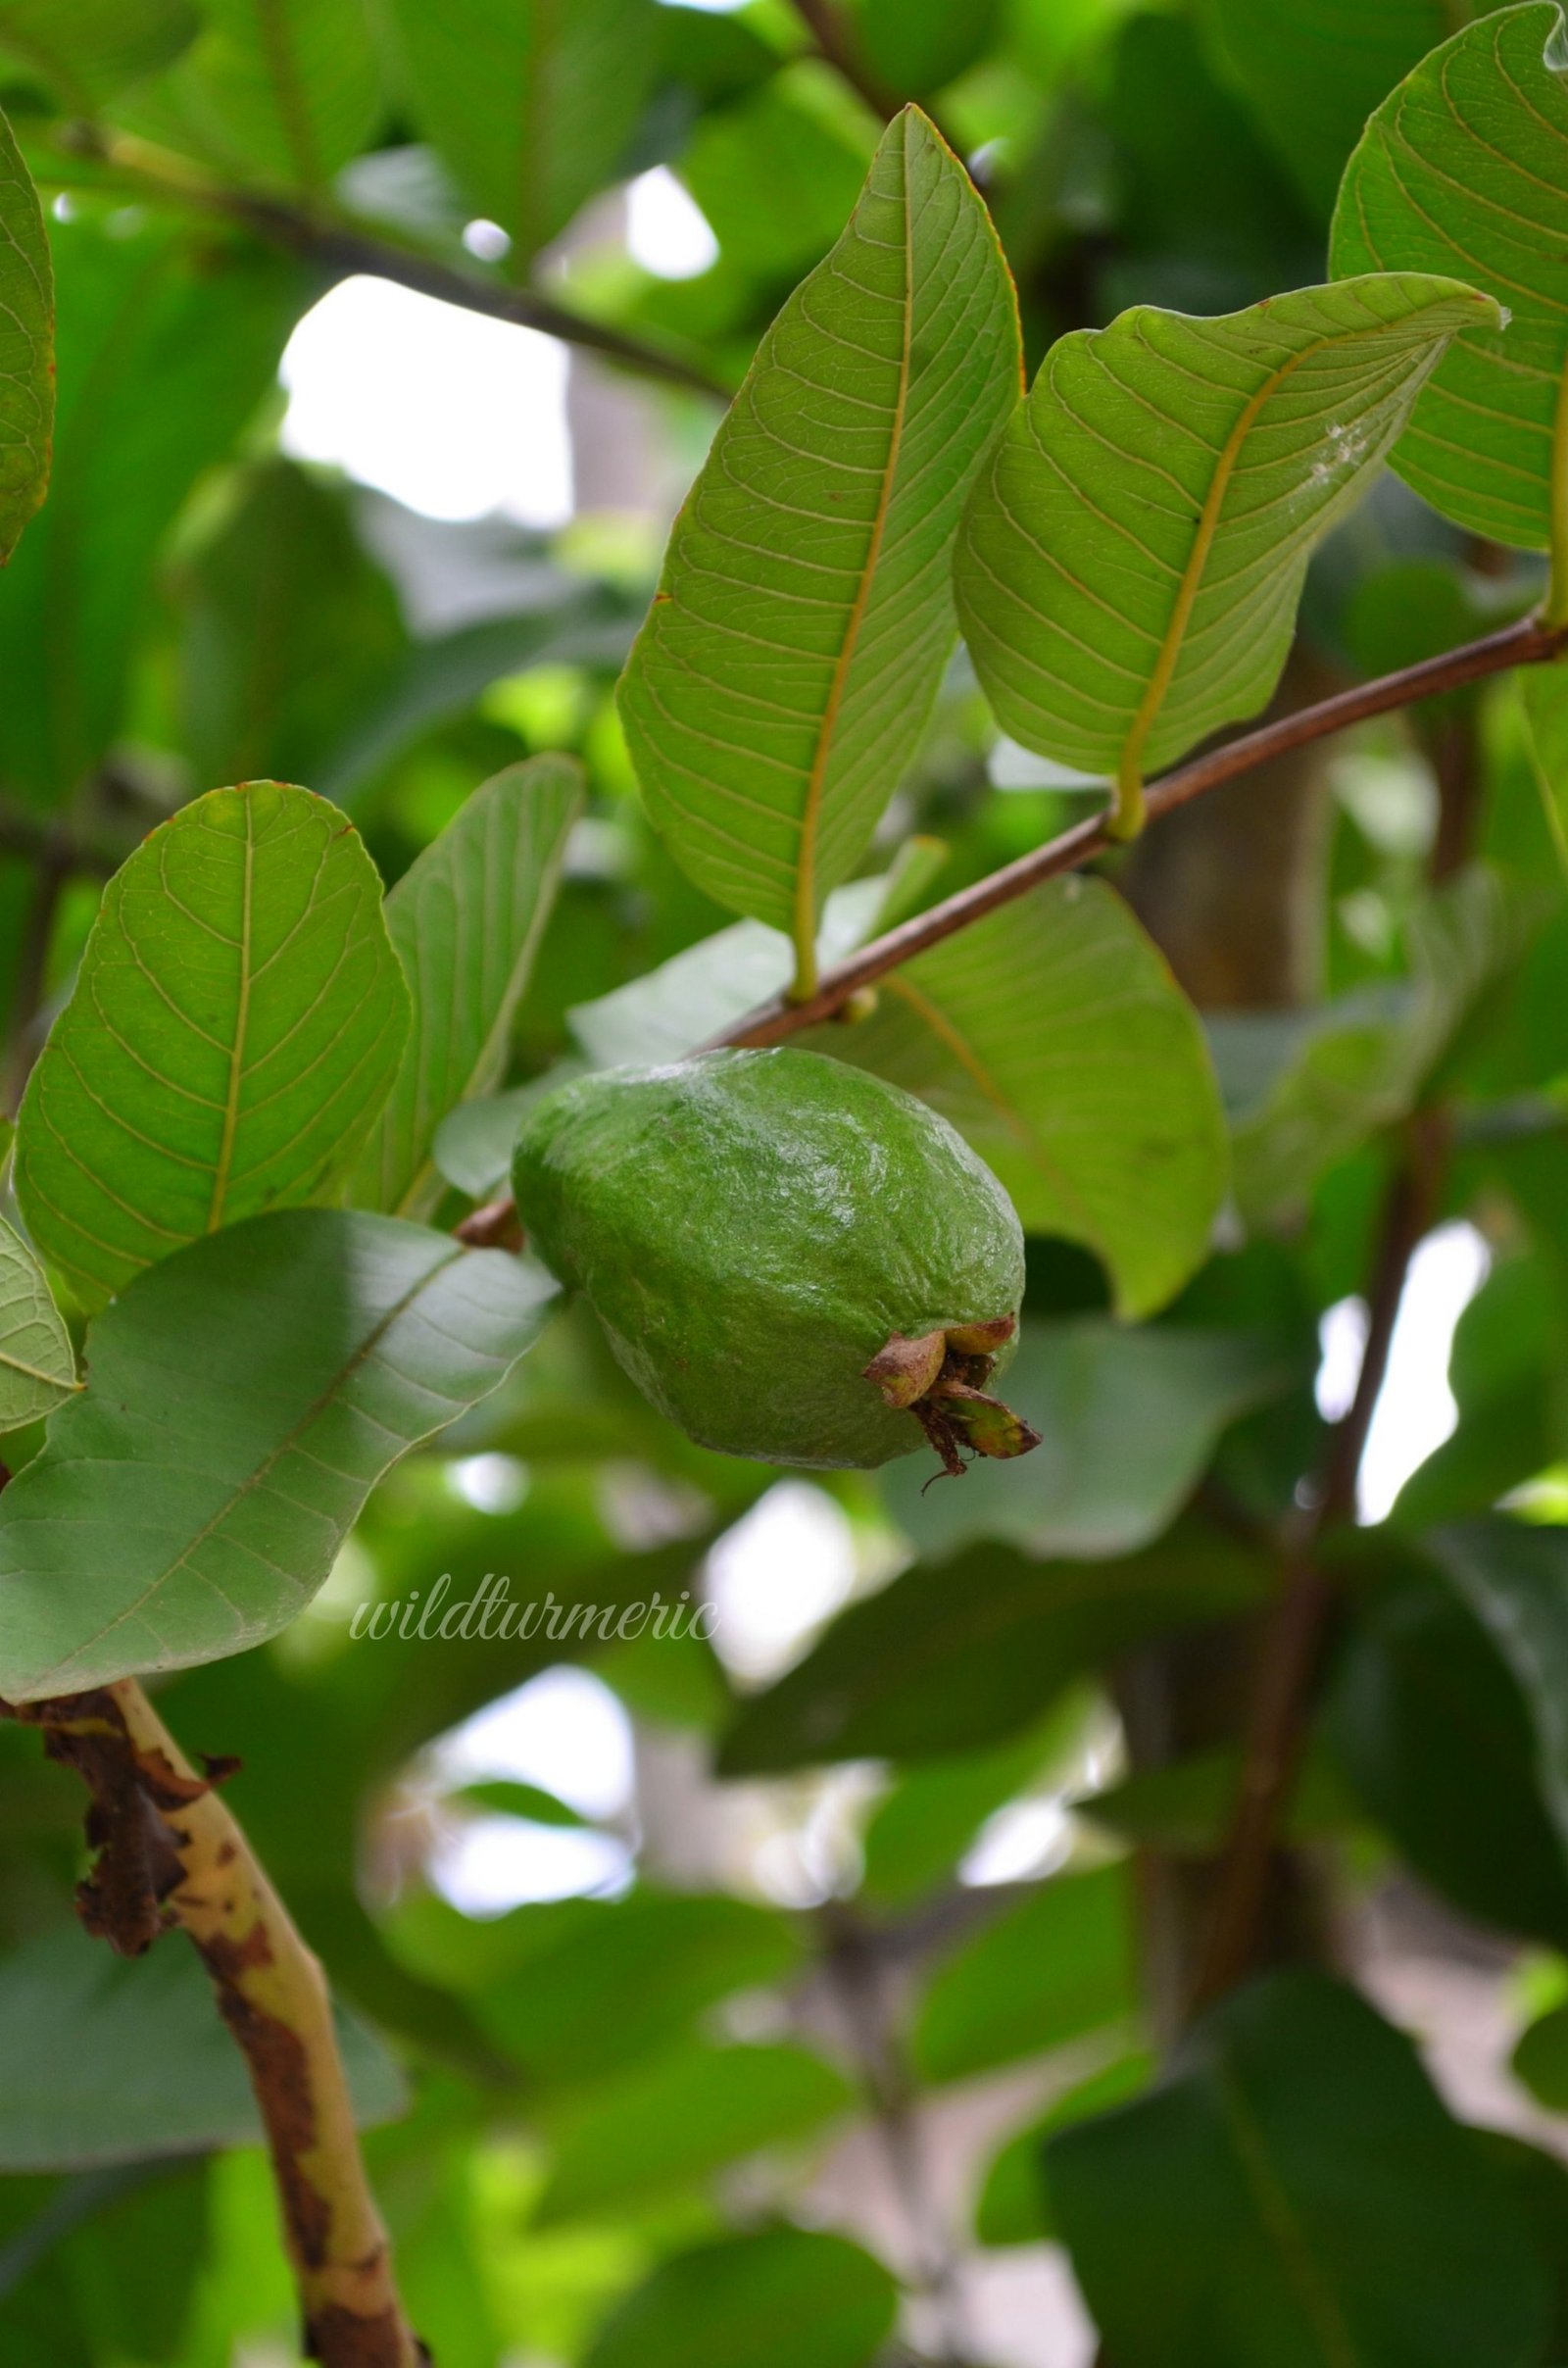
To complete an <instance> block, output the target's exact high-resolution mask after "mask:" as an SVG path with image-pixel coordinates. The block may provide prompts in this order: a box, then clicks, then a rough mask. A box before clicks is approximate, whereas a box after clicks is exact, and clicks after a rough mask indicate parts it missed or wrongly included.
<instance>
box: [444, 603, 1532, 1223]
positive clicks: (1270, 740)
mask: <svg viewBox="0 0 1568 2368" xmlns="http://www.w3.org/2000/svg"><path fill="white" fill-rule="evenodd" d="M1564 649H1568V625H1556V626H1548V625H1544V624H1542V623H1541V622H1540V621H1539V619H1537V618H1535V617H1525V618H1523V619H1522V620H1521V621H1520V622H1519V623H1518V624H1512V625H1506V626H1504V627H1503V629H1502V630H1501V631H1500V632H1497V633H1489V634H1487V635H1486V637H1485V639H1483V640H1481V641H1470V642H1466V643H1465V644H1464V645H1463V646H1462V648H1460V649H1457V650H1446V651H1445V652H1444V653H1443V655H1442V656H1441V657H1439V658H1427V659H1423V660H1422V661H1421V663H1420V665H1419V666H1401V667H1400V668H1399V670H1398V671H1397V673H1393V674H1380V675H1379V676H1378V678H1377V680H1376V681H1375V682H1363V683H1360V684H1358V685H1357V686H1356V687H1355V688H1354V689H1352V690H1348V691H1337V692H1336V693H1335V694H1334V696H1333V697H1332V698H1331V699H1320V700H1318V701H1317V702H1316V703H1315V704H1314V705H1313V706H1311V707H1303V708H1299V709H1298V710H1297V711H1296V713H1295V714H1294V715H1281V716H1278V717H1277V718H1276V719H1275V720H1274V721H1273V722H1271V723H1264V724H1259V725H1258V727H1257V729H1256V730H1255V731H1250V732H1242V733H1239V734H1238V736H1237V737H1236V738H1235V739H1234V740H1227V741H1225V742H1223V743H1222V744H1221V746H1220V747H1218V748H1213V749H1209V750H1208V751H1206V752H1205V754H1204V755H1202V756H1201V757H1194V758H1193V759H1191V760H1190V762H1189V763H1188V764H1186V765H1178V766H1177V767H1176V769H1175V770H1174V771H1173V772H1168V773H1166V774H1165V775H1164V776H1163V778H1162V779H1160V780H1158V781H1156V782H1155V783H1154V784H1153V786H1152V788H1151V789H1150V791H1149V818H1150V820H1151V822H1155V821H1157V820H1158V819H1159V817H1160V816H1161V815H1162V814H1171V813H1173V812H1174V811H1175V809H1176V808H1177V807H1178V806H1186V805H1187V804H1189V803H1190V801H1191V800H1192V799H1194V798H1201V796H1202V795H1203V793H1204V791H1205V790H1210V789H1217V788H1218V787H1219V785H1220V783H1221V782H1222V781H1233V780H1235V778H1236V777H1237V775H1238V774H1239V773H1247V772H1250V771H1251V770H1252V768H1253V766H1254V765H1266V764H1268V763H1269V761H1270V760H1271V759H1272V758H1275V757H1283V756H1285V755H1287V754H1288V753H1289V752H1290V751H1291V750H1292V749H1297V748H1305V747H1306V746H1307V745H1308V743H1309V742H1311V741H1313V740H1324V739H1327V738H1328V736H1329V734H1330V733H1331V732H1342V731H1345V730H1347V729H1348V726H1349V725H1350V724H1352V723H1365V722H1366V721H1367V720H1368V718H1369V717H1371V716H1373V715H1390V714H1392V713H1393V712H1394V710H1396V709H1397V708H1401V707H1409V706H1411V705H1412V704H1413V703H1414V702H1415V701H1416V700H1419V699H1431V698H1434V697H1436V696H1437V694H1438V693H1439V692H1442V691H1453V690H1459V689H1462V688H1463V686H1464V685H1465V684H1466V683H1470V682H1481V681H1483V680H1485V678H1486V677H1487V676H1488V675H1489V674H1501V673H1505V672H1506V671H1507V670H1508V668H1509V667H1511V666H1541V665H1543V664H1544V663H1545V662H1546V661H1547V660H1549V659H1552V658H1556V657H1558V656H1559V655H1560V654H1561V653H1562V652H1563V651H1564ZM1109 819H1110V809H1109V808H1108V807H1107V808H1106V809H1105V810H1104V811H1103V813H1101V814H1092V815H1091V816H1090V817H1089V818H1088V819H1087V820H1086V821H1083V822H1075V823H1074V824H1073V826H1072V828H1071V829H1070V830H1064V831H1062V833H1061V834H1060V836H1059V837H1058V838H1054V839H1050V840H1048V841H1047V843H1046V845H1045V846H1044V847H1037V848H1035V849H1034V850H1033V851H1032V853H1030V854H1029V855H1023V856H1019V857H1018V858H1017V859H1016V861H1015V862H1013V863H1005V864H1004V865H1003V867H1002V869H1001V870H1000V871H992V872H988V873H987V875H986V877H985V878H984V879H983V880H976V881H975V882H974V883H973V884H972V886H970V887H968V888H960V889H959V890H958V891H957V893H956V895H954V896H950V897H946V898H944V900H943V902H942V903H941V904H939V905H930V906H928V907H927V908H926V910H925V912H923V913H915V914H914V916H913V917H912V918H911V919H909V920H907V921H901V922H900V924H899V926H898V927H897V928H896V929H889V930H888V931H887V933H886V935H885V936H882V937H874V938H873V939H872V940H871V942H870V944H869V945H867V946H862V947H861V948H860V950H859V952H858V953H857V954H852V955H850V957H849V958H848V960H847V961H845V962H836V963H835V964H834V965H833V967H832V968H831V969H828V970H824V971H823V973H822V975H821V978H820V979H819V981H818V982H817V986H816V988H815V991H814V992H813V993H812V994H811V995H809V996H808V997H806V998H805V999H804V1000H803V1001H801V1002H799V1003H796V1002H792V1001H791V1000H790V998H789V997H788V996H779V997H778V998H777V999H776V1000H775V1001H774V1002H772V1003H768V1004H763V1005H761V1006H760V1009H759V1010H757V1011H751V1012H749V1013H748V1014H747V1016H746V1017H745V1018H744V1019H740V1020H737V1021H736V1023H735V1025H734V1026H733V1027H732V1028H726V1029H725V1030H724V1032H723V1034H722V1035H719V1036H715V1037H714V1038H713V1039H712V1041H711V1044H710V1045H709V1046H707V1047H706V1048H705V1049H706V1050H708V1051H710V1052H718V1051H721V1050H723V1049H724V1048H725V1047H726V1046H729V1045H769V1044H782V1043H784V1042H785V1041H786V1040H787V1039H788V1038H789V1037H791V1036H795V1035H798V1034H799V1033H800V1031H801V1030H802V1029H803V1028H809V1027H815V1026H816V1025H817V1023H818V1022H819V1021H821V1020H824V1019H831V1018H832V1017H833V1015H834V1013H835V1012H836V1011H840V1010H842V1009H843V1007H844V1005H845V1004H847V1003H848V1002H849V1000H850V998H851V997H852V996H853V995H857V994H858V993H859V991H860V990H861V989H862V988H863V987H869V986H873V985H874V984H875V983H876V981H877V980H878V979H879V978H885V977H886V976H887V974H888V972H889V971H890V970H896V969H898V968H899V966H900V964H901V963H903V962H912V961H913V959H914V957H915V956H916V955H917V954H928V953H929V952H930V950H931V948H932V947H933V946H940V945H941V944H942V943H943V942H944V940H945V939H947V938H950V937H954V936H956V934H957V932H958V931H959V930H960V929H967V928H969V927H970V926H971V925H972V924H973V923H974V922H975V921H979V920H984V919H985V918H986V916H987V914H988V913H998V912H1000V911H1001V910H1002V908H1003V906H1004V905H1010V904H1011V903H1012V902H1013V901H1014V899H1015V898H1017V897H1020V896H1027V895H1028V893H1029V891H1030V889H1031V888H1038V887H1040V886H1041V885H1042V883H1043V882H1044V881H1046V880H1052V879H1056V878H1058V877H1059V876H1060V875H1061V874H1062V873H1063V872H1068V871H1078V870H1081V869H1082V867H1083V865H1084V864H1085V863H1090V862H1092V861H1093V859H1094V858H1095V857H1096V856H1098V855H1103V854H1105V853H1106V851H1107V850H1108V849H1109V848H1110V847H1112V846H1114V845H1115V844H1116V842H1115V841H1114V840H1113V839H1112V838H1111V835H1110V831H1109V828H1108V827H1107V825H1108V823H1109ZM511 1208H512V1202H511V1199H510V1197H508V1198H505V1199H502V1200H499V1201H492V1202H489V1203H487V1205H486V1207H485V1208H484V1209H483V1210H481V1211H479V1212H477V1216H476V1218H474V1219H465V1224H468V1223H473V1222H477V1221H478V1219H479V1218H482V1220H483V1223H484V1226H485V1228H486V1231H485V1232H484V1233H483V1234H482V1235H478V1236H471V1237H470V1236H468V1235H466V1234H465V1235H464V1238H465V1239H470V1238H471V1239H483V1240H490V1239H493V1238H495V1237H494V1233H493V1231H492V1230H491V1229H493V1228H496V1227H498V1226H502V1225H504V1224H505V1222H506V1220H507V1217H508V1214H509V1212H510V1210H511ZM459 1232H460V1233H462V1232H463V1228H462V1227H460V1228H459Z"/></svg>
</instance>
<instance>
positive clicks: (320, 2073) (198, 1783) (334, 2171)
mask: <svg viewBox="0 0 1568 2368" xmlns="http://www.w3.org/2000/svg"><path fill="white" fill-rule="evenodd" d="M4 1707H5V1709H6V1711H7V1714H8V1715H10V1716H11V1717H13V1718H17V1719H19V1720H21V1721H23V1722H24V1723H25V1724H26V1725H29V1726H36V1727H38V1728H39V1729H40V1730H41V1732H42V1735H43V1740H44V1749H45V1751H47V1752H48V1754H49V1756H50V1758H52V1759H56V1760H59V1761H60V1762H62V1763H63V1764H64V1765H66V1766H69V1767H73V1768H74V1769H75V1771H76V1773H77V1774H78V1775H79V1776H80V1777H81V1778H82V1781H83V1782H84V1783H85V1784H86V1786H87V1789H88V1791H89V1792H90V1794H91V1796H92V1806H91V1808H90V1809H89V1811H88V1815H87V1839H88V1841H89V1843H90V1844H91V1845H92V1847H93V1849H94V1850H95V1852H96V1856H95V1860H94V1864H93V1869H92V1872H91V1873H90V1875H89V1876H88V1877H87V1879H86V1881H85V1882H84V1883H82V1884H81V1886H80V1887H79V1889H78V1892H77V1909H78V1912H79V1913H80V1916H81V1920H82V1922H83V1924H84V1925H85V1926H86V1928H87V1930H88V1931H89V1932H90V1933H93V1934H95V1935H96V1936H98V1937H99V1938H101V1939H104V1940H106V1941H108V1942H109V1944H110V1946H111V1947H112V1948H113V1949H118V1950H119V1952H120V1953H121V1955H123V1956H140V1955H141V1954H142V1953H143V1952H144V1951H145V1950H146V1949H149V1948H150V1947H151V1946H152V1944H153V1942H154V1941H155V1940H156V1939H157V1938H158V1937H159V1935H160V1934H161V1933H164V1932H171V1931H174V1930H176V1929H177V1930H180V1931H183V1932H185V1933H187V1934H188V1935H189V1937H190V1939H191V1941H192V1942H193V1943H194V1945H195V1948H196V1950H197V1953H198V1954H199V1956H200V1957H201V1959H202V1962H203V1964H204V1965H205V1966H206V1968H207V1971H208V1973H209V1975H210V1976H211V1979H212V1983H213V1989H214V1992H215V1994H216V1996H217V1999H218V2005H219V2010H220V2012H221V2014H222V2017H223V2020H224V2021H225V2022H226V2023H227V2025H228V2027H229V2030H230V2031H231V2032H232V2034H233V2036H234V2040H235V2042H236V2044H237V2046H238V2047H239V2048H240V2050H241V2052H242V2053H243V2055H244V2057H245V2061H246V2065H247V2067H248V2069H249V2071H250V2076H251V2085H252V2087H253V2089H254V2090H255V2092H256V2101H257V2104H258V2105H259V2107H260V2109H261V2114H262V2119H263V2122H264V2124H265V2125H266V2129H267V2136H268V2144H269V2146H270V2151H271V2157H272V2170H273V2176H274V2178H275V2181H276V2184H277V2193H278V2199H279V2204H280V2207H281V2211H282V2218H283V2235H284V2241H285V2244H286V2245H287V2248H288V2254H289V2259H290V2261H291V2263H292V2265H293V2270H294V2276H295V2280H296V2283H297V2285H298V2287H299V2294H300V2303H301V2309H302V2314H303V2321H304V2326H303V2348H304V2351H305V2354H306V2356H307V2358H309V2359H314V2360H319V2361H320V2362H321V2363H322V2368H425V2364H426V2363H427V2360H428V2355H427V2353H426V2352H425V2349H424V2346H423V2345H422V2344H421V2343H419V2342H418V2341H417V2338H416V2337H415V2335H414V2334H413V2333H412V2331H411V2329H410V2328H409V2326H408V2323H407V2321H406V2320H405V2318H404V2315H403V2310H402V2305H401V2303H400V2302H399V2299H398V2293H397V2287H396V2284H395V2282H394V2278H393V2271H392V2258H391V2251H390V2247H389V2246H388V2244H387V2238H386V2232H385V2230H384V2229H383V2227H382V2225H381V2221H380V2218H379V2215H378V2214H377V2211H376V2208H375V2203H374V2201H373V2199H372V2197H371V2195H370V2192H369V2188H368V2185H367V2182H366V2178H365V2172H364V2167H363V2165H362V2163H361V2160H360V2148H359V2140H358V2137H357V2135H356V2132H355V2127H354V2114H353V2108H352V2105H351V2103H350V2100H349V2094H348V2086H347V2082H346V2081H345V2078H344V2074H343V2066H342V2062H341V2060H340V2058H339V2055H338V2048H337V2038H336V2034H335V2032H334V2029H333V2024H332V2007H331V1999H330V1997H329V1995H328V1992H327V1986H326V1979H325V1976H324V1974H323V1973H322V1971H321V1967H320V1965H319V1962H318V1960H317V1958H316V1957H315V1956H314V1955H313V1954H312V1952H311V1951H310V1949H307V1948H306V1946H305V1943H304V1942H303V1941H302V1940H301V1938H300V1936H299V1934H298V1932H297V1931H296V1930H295V1928H294V1925H293V1923H292V1921H291V1920H290V1917H289V1914H288V1911H287V1909H286V1908H285V1907H284V1905H283V1903H282V1901H281V1899H279V1898H278V1896H277V1894H276V1892H275V1891H274V1890H273V1889H272V1886H271V1884H270V1882H269V1880H268V1878H267V1876H266V1874H265V1873H264V1871H263V1869H262V1868H261V1866H260V1865H259V1864H258V1862H257V1860H256V1858H255V1857H254V1855H253V1854H252V1851H251V1849H250V1845H249V1844H248V1842H247V1841H246V1839H245V1836H244V1834H243V1833H242V1832H241V1830H240V1828H239V1826H238V1825H237V1824H236V1823H235V1821H234V1819H233V1817H232V1816H231V1815H230V1814H229V1811H228V1810H227V1808H226V1807H225V1806H224V1804H223V1802H222V1801H221V1800H220V1799H219V1796H218V1792H217V1786H218V1785H219V1784H220V1783H221V1781H222V1779H223V1778H224V1776H226V1775H228V1774H231V1773H232V1769H233V1763H232V1762H209V1763H208V1766H207V1771H206V1773H205V1774H203V1775H198V1773H197V1771H196V1770H195V1769H194V1768H193V1767H192V1766H191V1765H190V1763H189V1761H188V1760H187V1759H186V1758H185V1756H184V1754H183V1753H182V1752H181V1751H180V1749H179V1746H178V1745H177V1744H176V1743H175V1742H174V1740H173V1738H172V1735H171V1734H170V1732H169V1730H168V1728H167V1727H166V1726H165V1725H164V1723H163V1721H162V1720H161V1719H160V1718H159V1716H158V1713H157V1712H156V1710H155V1709H154V1708H153V1706H152V1704H151V1702H149V1701H148V1699H147V1697H146V1695H145V1694H144V1693H143V1692H142V1689H141V1687H140V1686H139V1685H137V1684H136V1682H135V1681H134V1680H133V1679H125V1680H123V1681H122V1682H121V1683H120V1684H119V1685H115V1686H108V1687H103V1688H100V1689H98V1690H97V1691H95V1692H93V1693H89V1694H75V1695H68V1696H64V1697H62V1698H61V1699H59V1700H58V1701H54V1702H28V1703H25V1704H20V1705H17V1706H15V1707H12V1706H11V1705H5V1706H4Z"/></svg>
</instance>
